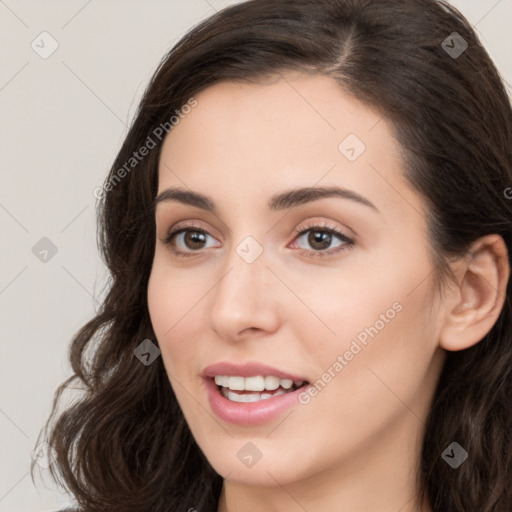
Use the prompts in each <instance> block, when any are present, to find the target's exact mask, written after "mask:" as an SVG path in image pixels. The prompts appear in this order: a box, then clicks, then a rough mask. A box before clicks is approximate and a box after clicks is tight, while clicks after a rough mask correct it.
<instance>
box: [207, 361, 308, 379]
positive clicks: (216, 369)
mask: <svg viewBox="0 0 512 512" xmlns="http://www.w3.org/2000/svg"><path fill="white" fill-rule="evenodd" d="M215 375H229V376H233V377H235V376H239V377H256V376H257V375H261V376H263V377H265V376H266V375H274V376H276V377H279V378H280V379H290V380H293V381H307V379H306V378H305V377H301V376H299V375H294V374H292V373H288V372H285V371H283V370H280V369H278V368H274V367H272V366H268V365H266V364H262V363H258V362H248V363H245V364H235V363H230V362H227V361H226V362H219V363H215V364H211V365H209V366H207V367H206V368H205V369H204V370H203V373H202V374H201V376H202V377H204V378H213V377H215Z"/></svg>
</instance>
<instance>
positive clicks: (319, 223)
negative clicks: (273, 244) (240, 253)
mask: <svg viewBox="0 0 512 512" xmlns="http://www.w3.org/2000/svg"><path fill="white" fill-rule="evenodd" d="M194 222H197V221H188V222H187V223H186V224H183V225H180V223H179V222H178V224H177V225H176V226H173V227H172V228H169V229H168V230H167V231H166V233H165V235H164V237H163V240H164V241H165V240H169V239H170V238H171V237H173V239H175V238H176V236H178V235H179V234H181V233H183V232H186V231H194V230H196V231H199V232H201V231H205V232H206V234H207V235H208V236H211V237H213V238H216V237H215V236H214V235H212V234H211V233H210V230H209V229H207V228H204V227H202V226H200V225H198V224H195V223H194ZM315 229H316V230H317V231H327V232H333V235H334V236H336V237H338V238H339V239H340V240H342V241H344V242H349V241H350V242H352V243H355V242H356V238H357V237H355V236H353V235H351V234H347V233H346V232H345V231H344V230H343V229H341V228H339V227H337V226H334V225H333V221H327V220H313V221H307V223H306V225H302V226H301V227H300V228H299V227H298V228H294V229H293V235H294V237H295V238H294V240H295V239H297V238H298V237H299V236H303V234H304V233H305V232H308V231H313V230H315ZM346 229H347V230H348V231H351V230H349V229H348V228H346Z"/></svg>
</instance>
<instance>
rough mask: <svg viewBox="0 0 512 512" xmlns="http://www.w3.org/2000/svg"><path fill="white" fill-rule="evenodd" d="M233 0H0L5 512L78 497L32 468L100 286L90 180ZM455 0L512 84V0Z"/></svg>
mask: <svg viewBox="0 0 512 512" xmlns="http://www.w3.org/2000/svg"><path fill="white" fill-rule="evenodd" d="M233 3H237V2H235V1H233V0H231V1H229V0H167V1H163V0H161V1H156V0H152V1H147V0H146V1H143V0H138V1H133V0H132V1H127V0H124V1H121V0H109V1H106V0H104V1H100V0H89V1H85V0H80V1H66V2H65V1H46V2H37V1H35V0H32V1H22V0H6V1H2V0H0V38H1V39H0V43H1V48H2V66H1V69H0V119H1V124H2V132H1V133H2V136H1V137H0V144H1V146H0V158H1V167H0V169H1V187H0V226H1V234H2V240H3V243H2V250H1V260H0V315H1V316H0V336H1V338H0V339H1V354H0V364H1V374H0V375H1V380H0V464H1V466H0V512H17V511H20V512H21V511H28V510H30V511H34V512H36V511H55V510H57V509H59V508H61V507H64V506H65V505H67V504H69V503H71V500H70V499H69V497H66V496H65V495H61V494H60V493H59V492H58V491H57V490H56V488H55V486H54V485H53V484H52V482H51V480H50V479H49V478H47V477H46V478H45V479H43V480H41V479H40V478H37V479H36V484H37V487H34V485H33V483H32V480H31V478H30V475H29V465H30V457H31V453H32V452H33V450H34V448H35V445H36V440H37V436H38V434H39V430H40V428H41V427H42V425H43V423H44V421H45V420H46V417H47V415H48V414H49V412H50V407H51V404H52V400H53V393H54V391H55V389H56V387H57V386H58V384H60V383H61V382H62V381H63V380H64V379H65V378H66V377H67V376H68V375H69V374H70V367H69V363H68V361H67V350H68V344H69V342H70V339H71V337H72V335H73V334H74V333H75V332H76V331H77V330H78V329H79V328H80V327H81V326H82V325H83V324H84V323H85V322H86V321H87V320H88V319H89V318H90V317H91V316H92V315H93V314H94V311H95V308H96V306H97V302H96V301H100V300H101V298H102V296H103V289H102V285H103V283H104V282H105V268H104V266H103V263H102V262H101V260H100V258H99V255H98V252H97V247H96V231H95V203H96V200H95V198H94V196H93V190H94V188H95V187H98V186H101V184H102V182H103V179H104V177H105V175H106V173H107V172H108V169H109V167H110V165H111V164H112V162H113V159H114V157H115V155H116V153H117V151H118V149H119V148H120V145H121V142H122V140H123V138H124V136H125V135H126V133H127V126H128V125H129V123H130V121H131V119H132V116H133V114H134V112H135V109H136V106H137V103H138V101H139V99H140V96H141V94H142V92H143V90H144V87H145V86H146V84H147V81H148V79H149V77H150V75H151V73H152V72H153V70H154V69H155V67H156V66H157V64H158V62H159V61H160V59H161V58H162V57H163V55H164V53H165V52H166V50H167V49H169V48H170V47H171V46H172V45H173V44H174V43H175V42H176V41H177V40H178V39H179V38H180V37H181V36H182V35H183V34H184V33H185V32H186V31H187V30H188V29H189V28H190V27H192V26H193V25H194V24H196V23H197V22H198V21H199V20H201V19H203V18H205V17H207V16H209V15H211V14H213V13H214V12H215V11H216V10H219V9H221V8H223V7H225V6H227V5H231V4H233ZM452 3H453V4H454V5H455V6H456V7H458V8H459V9H460V10H461V11H462V13H463V14H464V15H465V16H466V17H467V18H468V19H469V21H470V22H471V23H472V24H473V25H474V26H475V25H476V28H477V31H478V33H479V35H480V37H481V39H482V41H483V43H484V45H485V46H486V48H487V49H488V51H489V53H490V55H491V57H492V58H493V59H494V61H495V63H496V64H497V67H498V68H499V70H500V71H501V73H502V75H503V76H504V78H505V79H506V81H507V82H508V83H509V84H510V83H512V58H511V50H512V32H511V27H512V0H500V1H497V0H457V1H453V2H452ZM43 31H47V32H48V33H49V34H51V36H52V37H53V38H54V39H55V40H56V41H57V43H58V45H59V46H58V48H57V50H56V51H55V52H54V53H53V54H52V55H50V56H49V57H48V58H46V59H43V58H41V57H40V56H39V54H38V53H36V52H35V51H34V50H33V49H32V47H31V44H32V42H33V41H34V40H35V43H34V44H39V48H40V50H39V51H43V48H42V46H43V45H44V49H46V50H48V49H49V48H50V42H49V39H45V42H44V43H41V37H40V36H39V35H40V34H41V32H43ZM509 90H510V86H509ZM42 237H48V238H49V239H50V240H51V241H52V242H53V244H55V246H56V247H57V253H56V254H55V255H54V256H53V257H51V258H49V259H48V261H47V262H42V261H40V260H39V259H38V258H37V257H36V256H35V255H34V254H33V252H32V247H33V246H34V245H35V244H36V243H37V242H38V241H39V240H40V239H41V238H42ZM41 256H42V255H41ZM45 474H46V475H47V474H48V470H44V469H42V470H41V475H43V476H44V475H45Z"/></svg>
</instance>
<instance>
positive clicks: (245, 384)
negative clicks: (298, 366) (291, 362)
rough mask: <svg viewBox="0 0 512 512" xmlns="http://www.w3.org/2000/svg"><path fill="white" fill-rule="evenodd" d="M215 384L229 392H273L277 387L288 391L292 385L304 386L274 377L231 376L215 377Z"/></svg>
mask: <svg viewBox="0 0 512 512" xmlns="http://www.w3.org/2000/svg"><path fill="white" fill-rule="evenodd" d="M215 384H217V386H222V387H223V388H228V389H230V390H231V391H275V390H276V389H278V388H279V387H281V388H283V389H285V390H290V389H291V388H292V386H293V385H295V387H296V388H299V387H301V386H302V385H303V384H304V381H302V380H296V381H292V380H291V379H280V378H279V377H276V376H275V375H267V376H265V377H263V376H261V375H256V376H253V377H245V378H244V377H240V376H232V375H215ZM272 396H274V394H272Z"/></svg>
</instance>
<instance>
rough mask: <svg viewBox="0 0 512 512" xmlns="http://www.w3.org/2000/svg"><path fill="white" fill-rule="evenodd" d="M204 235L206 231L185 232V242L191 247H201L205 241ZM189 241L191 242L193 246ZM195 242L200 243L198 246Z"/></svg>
mask: <svg viewBox="0 0 512 512" xmlns="http://www.w3.org/2000/svg"><path fill="white" fill-rule="evenodd" d="M204 236H205V235H204V233H201V232H200V231H187V232H186V233H185V243H186V245H187V246H188V247H189V248H191V249H200V248H201V244H202V243H204ZM189 242H191V247H190V245H189ZM195 244H199V245H198V246H197V245H195Z"/></svg>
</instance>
